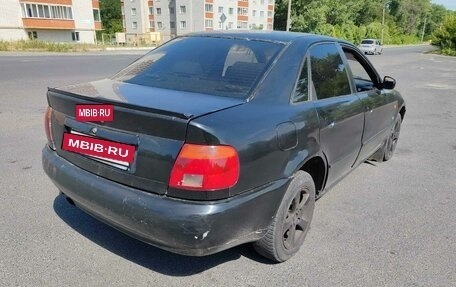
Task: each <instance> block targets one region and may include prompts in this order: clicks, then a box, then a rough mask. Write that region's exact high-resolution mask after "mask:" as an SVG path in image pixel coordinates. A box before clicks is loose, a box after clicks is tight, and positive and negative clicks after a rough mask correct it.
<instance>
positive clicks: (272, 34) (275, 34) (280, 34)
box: [184, 30, 348, 43]
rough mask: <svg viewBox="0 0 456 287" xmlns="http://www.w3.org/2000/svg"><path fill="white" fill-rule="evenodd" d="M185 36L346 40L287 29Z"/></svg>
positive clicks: (201, 33) (203, 33)
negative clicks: (288, 30) (286, 30)
mask: <svg viewBox="0 0 456 287" xmlns="http://www.w3.org/2000/svg"><path fill="white" fill-rule="evenodd" d="M184 37H214V38H227V39H230V38H231V39H244V40H256V41H266V42H279V43H291V42H293V41H295V40H296V39H301V38H307V39H309V41H317V40H319V41H322V40H323V41H324V40H328V41H337V42H345V43H348V42H346V41H344V40H341V39H336V38H332V37H328V36H323V35H316V34H309V33H298V32H285V31H252V30H230V31H221V30H217V31H211V32H196V33H190V34H187V35H184Z"/></svg>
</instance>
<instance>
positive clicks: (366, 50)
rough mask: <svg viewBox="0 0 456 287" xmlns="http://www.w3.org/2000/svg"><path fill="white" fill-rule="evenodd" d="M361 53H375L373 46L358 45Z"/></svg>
mask: <svg viewBox="0 0 456 287" xmlns="http://www.w3.org/2000/svg"><path fill="white" fill-rule="evenodd" d="M359 49H360V50H361V51H362V52H363V53H368V54H373V53H375V47H360V48H359Z"/></svg>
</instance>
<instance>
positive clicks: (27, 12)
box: [21, 3, 73, 20]
mask: <svg viewBox="0 0 456 287" xmlns="http://www.w3.org/2000/svg"><path fill="white" fill-rule="evenodd" d="M21 10H22V17H23V18H44V19H65V20H73V11H72V9H71V7H70V6H57V5H42V4H29V3H21Z"/></svg>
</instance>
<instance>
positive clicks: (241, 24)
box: [237, 21, 247, 29]
mask: <svg viewBox="0 0 456 287" xmlns="http://www.w3.org/2000/svg"><path fill="white" fill-rule="evenodd" d="M237 28H238V29H247V22H244V21H238V22H237Z"/></svg>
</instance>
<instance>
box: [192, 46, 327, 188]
mask: <svg viewBox="0 0 456 287" xmlns="http://www.w3.org/2000/svg"><path fill="white" fill-rule="evenodd" d="M306 49H307V41H306V42H304V41H302V42H300V41H296V42H293V43H292V44H291V45H289V46H288V47H287V48H286V49H285V50H284V52H283V54H282V55H281V56H280V57H279V58H278V60H276V63H275V64H274V65H273V66H272V67H271V69H270V70H269V72H268V73H267V75H266V76H265V77H264V78H263V80H262V81H261V82H260V84H259V85H258V87H257V89H256V91H255V92H254V93H253V96H252V98H251V100H250V101H249V102H247V103H245V104H243V105H240V106H236V107H233V108H229V109H226V110H223V111H219V112H217V113H213V114H210V115H206V116H203V117H200V118H197V119H195V120H192V121H191V122H190V125H189V129H188V132H187V142H193V143H206V144H207V143H210V144H222V145H231V146H233V147H235V148H236V150H237V151H238V154H239V158H240V165H241V166H240V177H239V181H238V183H237V184H236V185H235V186H234V187H233V188H231V190H230V196H232V195H235V194H239V193H242V192H244V191H247V190H250V189H252V188H255V187H259V186H262V185H265V184H267V183H270V182H272V181H275V180H278V179H281V178H288V177H290V176H292V175H293V174H294V172H295V171H296V170H297V169H299V168H300V167H301V166H302V164H303V163H304V162H305V161H306V159H308V158H310V157H312V156H314V155H315V154H318V153H319V152H320V148H319V129H318V128H319V123H318V116H317V113H316V111H315V108H314V104H313V103H312V102H306V103H302V104H297V105H294V104H291V103H290V96H291V94H292V92H293V91H294V84H295V81H296V79H297V77H298V76H299V73H300V68H301V62H302V59H303V57H304V55H305V53H306ZM279 126H280V127H279ZM283 126H285V127H286V128H285V129H282V128H281V127H283ZM284 130H285V132H284ZM284 133H285V134H284ZM280 139H285V140H286V141H291V142H292V141H295V142H296V145H294V146H293V145H291V146H288V147H285V148H283V147H281V146H280V144H279V140H280Z"/></svg>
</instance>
